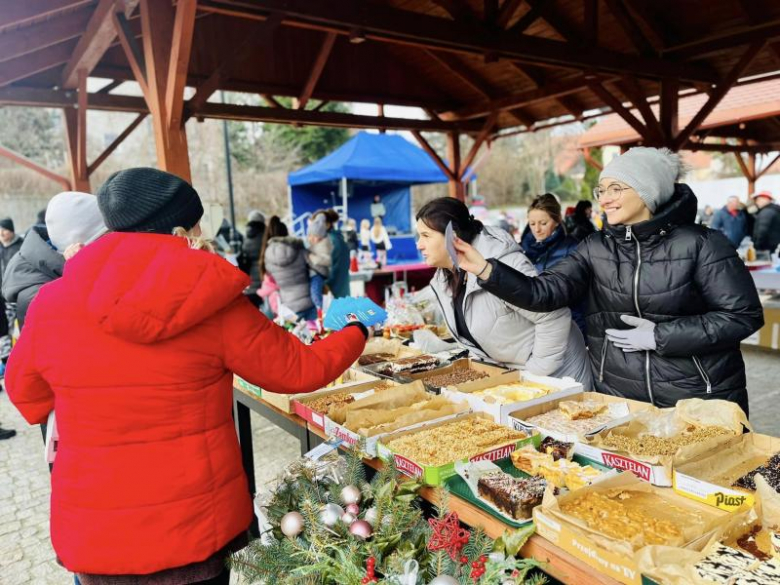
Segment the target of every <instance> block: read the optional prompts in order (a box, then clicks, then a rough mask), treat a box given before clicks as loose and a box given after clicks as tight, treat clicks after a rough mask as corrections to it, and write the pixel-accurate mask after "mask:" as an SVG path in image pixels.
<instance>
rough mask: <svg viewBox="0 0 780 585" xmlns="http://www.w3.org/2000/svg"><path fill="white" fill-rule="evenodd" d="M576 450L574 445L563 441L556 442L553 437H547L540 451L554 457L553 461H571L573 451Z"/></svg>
mask: <svg viewBox="0 0 780 585" xmlns="http://www.w3.org/2000/svg"><path fill="white" fill-rule="evenodd" d="M573 448H574V443H564V442H562V441H556V440H555V439H553V438H552V437H545V438H544V440H543V441H542V444H541V445H540V446H539V450H540V451H541V452H542V453H549V454H550V455H552V458H553V461H558V460H559V459H569V458H570V454H571V450H572V449H573Z"/></svg>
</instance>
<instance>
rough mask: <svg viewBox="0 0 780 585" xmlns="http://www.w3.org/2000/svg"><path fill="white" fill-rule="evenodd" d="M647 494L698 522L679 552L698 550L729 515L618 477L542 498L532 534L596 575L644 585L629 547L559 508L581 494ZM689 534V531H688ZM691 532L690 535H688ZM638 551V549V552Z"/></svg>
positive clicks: (669, 491)
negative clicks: (622, 491) (634, 491)
mask: <svg viewBox="0 0 780 585" xmlns="http://www.w3.org/2000/svg"><path fill="white" fill-rule="evenodd" d="M617 487H620V488H624V489H629V490H630V489H637V488H638V489H642V490H643V491H644V490H650V491H652V492H653V493H655V494H657V495H658V496H659V497H660V498H661V501H662V502H667V503H668V505H669V506H670V507H674V509H682V510H685V511H690V512H693V513H695V514H696V515H698V516H700V517H701V519H702V526H701V530H700V531H699V532H697V533H696V534H693V535H692V536H691V538H690V539H689V541H688V542H687V543H686V544H685V545H684V546H683V548H691V549H697V550H698V549H700V548H701V547H703V546H704V545H705V544H706V543H707V541H708V540H709V538H710V537H711V535H712V534H713V533H714V532H715V531H716V530H718V528H719V527H720V526H721V525H722V524H723V523H724V522H726V521H727V520H728V518H729V514H727V513H726V512H722V511H720V510H716V509H715V508H711V507H709V506H706V505H704V504H699V503H698V502H694V501H692V500H688V499H687V498H684V497H682V496H679V495H677V494H675V493H674V492H673V491H672V490H665V489H659V488H655V487H653V486H651V485H649V484H646V483H642V482H640V481H639V480H638V479H637V478H635V477H633V476H631V475H630V474H625V473H623V474H620V475H618V476H616V477H613V478H610V479H608V480H604V481H602V482H599V483H596V484H594V485H591V486H587V487H584V488H581V489H579V490H577V491H576V492H569V493H567V494H564V495H562V496H559V497H558V498H555V497H550V496H548V495H547V494H546V495H545V500H544V502H543V503H542V505H541V506H538V507H537V508H535V509H534V522H535V523H536V532H537V533H538V534H539V535H541V536H542V537H544V538H546V539H547V540H549V541H550V542H552V543H553V544H555V545H556V546H559V547H560V548H562V549H563V550H565V551H566V552H568V553H570V554H571V555H573V556H574V557H576V558H578V559H580V560H581V561H583V562H584V563H585V564H587V565H589V566H591V567H593V568H594V569H596V570H597V571H598V572H599V573H602V574H604V575H607V576H609V577H611V578H613V579H615V580H617V581H619V582H621V583H624V584H625V585H642V584H643V583H648V580H646V579H643V576H642V574H641V572H640V570H639V565H638V562H637V553H638V551H633V550H632V548H631V546H630V545H629V543H627V542H625V541H618V540H616V539H614V538H611V537H609V536H607V535H604V534H601V533H598V532H596V531H594V530H591V529H590V528H587V527H585V526H584V525H583V524H582V523H581V522H580V521H579V520H578V519H576V518H573V517H569V516H567V515H566V514H564V513H563V512H561V510H560V504H561V503H564V502H565V501H567V499H569V498H572V497H580V496H581V495H583V493H584V492H585V491H588V490H596V491H604V490H609V489H613V488H617ZM689 531H690V530H689ZM690 532H692V531H690ZM640 550H641V549H640Z"/></svg>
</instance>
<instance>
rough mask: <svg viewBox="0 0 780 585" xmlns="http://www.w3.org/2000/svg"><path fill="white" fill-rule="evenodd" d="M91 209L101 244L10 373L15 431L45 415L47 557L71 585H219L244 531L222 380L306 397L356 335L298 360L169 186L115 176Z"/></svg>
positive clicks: (43, 314) (333, 370)
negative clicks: (48, 446) (49, 427)
mask: <svg viewBox="0 0 780 585" xmlns="http://www.w3.org/2000/svg"><path fill="white" fill-rule="evenodd" d="M97 198H98V204H99V206H100V210H101V212H102V215H103V217H104V219H105V222H106V225H107V226H108V227H109V228H110V229H111V231H112V232H113V233H110V234H107V235H106V236H104V237H102V238H100V239H99V240H98V241H97V242H95V243H94V244H90V245H89V246H87V247H85V248H84V249H83V250H82V251H80V252H79V253H78V254H77V255H76V256H75V257H74V258H72V259H71V260H69V261H68V265H67V269H66V270H65V272H64V275H63V277H62V278H60V279H58V280H56V281H55V282H52V283H50V284H48V285H47V286H45V287H43V288H42V289H41V290H40V292H39V293H38V296H37V298H36V300H35V302H34V303H33V304H32V305H31V306H30V310H29V311H28V314H27V324H26V325H25V331H24V335H22V337H21V338H20V339H19V343H18V344H17V345H16V348H15V349H14V351H13V354H12V356H11V359H10V362H9V366H8V375H7V390H8V395H9V398H10V399H11V401H12V403H13V404H14V405H15V406H16V408H17V409H18V410H19V412H20V413H21V414H22V416H24V418H25V419H26V420H27V421H28V422H30V423H31V424H37V423H41V422H43V421H44V420H45V419H46V416H47V415H48V413H49V412H50V411H51V410H52V409H53V408H54V407H55V405H56V415H57V425H58V430H59V448H58V453H57V461H56V465H55V468H54V473H53V475H52V495H51V522H50V526H51V536H52V544H53V546H54V550H55V552H56V554H57V557H58V559H59V560H60V561H61V563H62V564H63V565H64V566H65V567H66V568H67V569H68V570H70V571H72V572H75V573H76V574H77V577H78V579H79V581H80V582H81V583H82V585H92V584H94V583H100V584H103V583H106V582H109V583H135V584H152V583H156V584H159V583H179V584H184V583H201V584H209V585H227V584H228V583H229V582H230V572H229V569H227V568H226V565H225V560H226V558H227V557H228V556H229V555H230V554H231V553H232V552H234V551H236V550H238V549H240V548H242V547H243V546H244V545H245V544H246V543H247V540H248V539H247V528H248V527H249V525H250V523H251V521H252V500H251V494H250V493H249V491H248V486H247V480H246V474H245V473H244V469H243V467H242V464H241V452H240V449H239V445H238V442H237V438H236V430H235V423H234V421H233V417H232V412H233V400H232V396H233V388H232V386H233V373H234V372H235V373H236V374H238V375H239V376H241V377H242V378H244V379H245V380H247V381H249V382H250V383H252V384H257V385H258V386H261V387H262V388H265V389H268V390H271V391H273V392H282V393H292V392H310V391H312V390H315V389H317V388H321V387H323V386H324V385H326V384H328V383H329V382H331V381H332V380H334V379H335V378H336V377H337V376H339V375H340V374H341V373H343V372H344V370H345V369H347V368H348V367H349V366H350V364H352V363H353V362H354V361H355V360H356V359H357V358H358V356H359V355H360V354H361V352H362V351H363V348H364V347H365V342H366V337H367V329H366V328H365V327H364V326H363V325H361V324H360V323H352V324H351V325H348V326H347V327H346V328H345V329H344V330H343V331H340V332H337V333H334V334H332V335H330V336H329V337H328V338H327V339H324V340H322V341H319V342H317V343H316V344H315V345H312V346H306V345H304V344H303V343H301V342H300V341H299V340H298V339H297V338H295V337H294V336H292V335H290V334H289V333H287V332H286V331H284V329H282V328H281V327H278V326H276V325H274V324H273V323H272V322H270V321H269V320H268V319H267V318H266V317H265V316H263V315H262V314H261V313H260V312H259V311H257V310H256V309H255V307H253V306H252V304H251V303H249V301H247V299H246V297H245V295H244V294H243V291H244V289H245V288H246V287H247V286H248V284H249V277H248V276H247V275H246V274H244V273H243V272H241V271H240V270H238V269H237V268H236V267H234V266H232V265H231V264H230V263H228V262H226V261H225V260H224V259H223V258H221V257H219V256H218V255H216V254H214V253H212V250H213V246H212V245H211V243H210V242H208V241H206V240H204V239H203V238H202V237H201V231H200V220H201V217H202V215H203V206H202V204H201V201H200V197H199V196H198V194H197V192H196V191H195V190H194V189H193V188H192V187H191V186H190V185H189V184H188V183H186V182H185V181H183V180H182V179H180V178H178V177H176V176H174V175H171V174H168V173H165V172H162V171H158V170H156V169H147V168H137V169H129V170H125V171H120V172H119V173H115V174H114V175H111V176H110V177H109V178H108V180H107V181H106V183H104V184H103V186H102V187H101V188H100V189H99V191H98V195H97ZM172 234H174V235H172ZM117 530H120V531H121V538H110V536H111V534H114V533H116V531H117Z"/></svg>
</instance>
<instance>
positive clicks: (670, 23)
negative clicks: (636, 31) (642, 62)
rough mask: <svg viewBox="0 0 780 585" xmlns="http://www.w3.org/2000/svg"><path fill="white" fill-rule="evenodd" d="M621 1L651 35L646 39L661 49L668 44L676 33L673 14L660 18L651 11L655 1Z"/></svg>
mask: <svg viewBox="0 0 780 585" xmlns="http://www.w3.org/2000/svg"><path fill="white" fill-rule="evenodd" d="M593 1H596V0H593ZM623 2H624V4H625V5H626V7H627V8H628V9H629V11H630V12H631V13H632V14H633V15H634V19H635V20H638V21H639V23H640V24H643V25H644V27H645V30H646V32H648V33H649V35H650V37H652V39H648V40H649V41H650V42H651V43H652V44H653V46H655V47H659V48H660V49H663V48H664V47H665V46H666V45H667V44H668V39H669V38H673V37H675V36H676V35H677V34H678V33H677V31H676V30H675V27H674V18H673V15H670V16H672V18H669V19H665V20H661V19H660V18H659V16H658V15H657V14H656V13H655V12H654V11H653V8H654V7H655V6H657V5H656V4H655V3H652V2H647V1H646V0H623Z"/></svg>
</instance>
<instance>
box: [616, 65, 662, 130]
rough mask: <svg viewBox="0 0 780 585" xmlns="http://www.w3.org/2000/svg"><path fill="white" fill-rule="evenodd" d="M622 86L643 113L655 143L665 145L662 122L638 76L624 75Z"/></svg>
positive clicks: (635, 106)
mask: <svg viewBox="0 0 780 585" xmlns="http://www.w3.org/2000/svg"><path fill="white" fill-rule="evenodd" d="M620 88H621V89H622V90H623V93H624V94H626V96H627V97H628V99H629V100H631V103H632V104H633V105H634V108H636V109H637V110H638V111H639V113H640V114H642V118H643V119H644V121H645V126H646V127H647V129H648V130H649V132H650V133H651V134H652V135H653V137H654V141H655V144H658V145H663V144H664V143H665V139H664V132H663V130H662V129H661V124H660V123H659V122H658V118H656V117H655V114H654V113H653V110H652V108H651V107H650V104H649V103H648V101H647V97H646V96H645V92H644V91H643V90H642V87H641V86H640V85H639V82H638V81H637V80H636V78H635V77H632V76H626V77H624V78H623V80H622V81H621V82H620Z"/></svg>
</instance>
